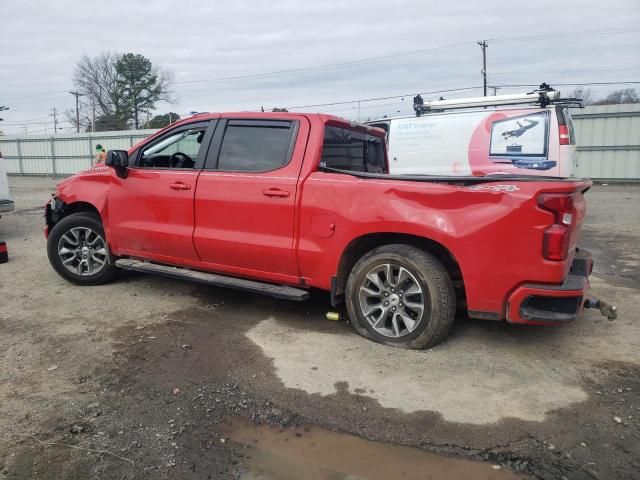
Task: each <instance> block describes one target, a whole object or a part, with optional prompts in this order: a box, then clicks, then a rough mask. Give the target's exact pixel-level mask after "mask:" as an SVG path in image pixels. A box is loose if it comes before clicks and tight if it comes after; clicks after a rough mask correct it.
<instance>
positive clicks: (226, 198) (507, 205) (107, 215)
mask: <svg viewBox="0 0 640 480" xmlns="http://www.w3.org/2000/svg"><path fill="white" fill-rule="evenodd" d="M220 118H242V119H246V118H250V119H251V118H277V119H289V120H296V121H298V122H299V125H300V128H299V130H298V132H297V138H296V140H295V146H294V148H293V153H292V158H291V160H290V162H289V163H288V164H287V165H286V166H284V167H283V168H281V169H280V170H276V171H272V172H268V173H264V174H263V173H246V174H240V173H233V174H232V173H225V172H219V171H216V170H211V169H209V170H207V169H193V170H186V171H185V170H172V169H142V168H129V169H128V175H127V177H126V178H120V177H119V176H118V175H116V172H115V171H114V170H113V169H112V168H109V167H106V166H104V165H102V164H99V165H97V166H95V167H93V168H91V169H89V170H87V171H84V172H81V173H79V174H77V175H75V176H74V177H71V178H69V179H67V180H64V181H63V182H61V183H60V184H59V185H58V189H57V191H56V194H55V202H54V203H53V204H51V203H50V204H49V205H48V206H47V225H48V228H49V227H51V226H52V225H53V224H54V223H55V222H56V221H57V218H58V217H59V216H60V215H64V212H65V211H66V210H69V209H70V210H73V209H74V205H76V206H78V205H83V206H90V208H93V209H94V211H95V212H96V213H97V214H99V216H100V218H101V220H102V222H103V224H104V228H105V234H106V236H107V241H108V243H109V247H110V249H111V253H112V254H113V255H114V256H115V257H131V258H138V259H146V260H151V261H155V262H159V263H163V264H168V265H175V266H183V267H189V268H193V269H196V270H203V271H208V272H214V273H222V274H228V275H234V276H238V277H243V278H248V279H255V280H261V281H265V282H273V283H280V284H285V285H291V286H298V287H300V286H303V287H316V288H320V289H323V290H330V291H332V293H333V294H339V293H340V292H339V291H337V290H339V289H340V279H338V280H336V279H337V277H339V276H340V275H341V272H340V268H341V262H343V261H344V256H345V252H348V251H349V249H350V248H351V247H352V246H353V245H355V244H357V242H359V241H360V240H362V239H364V238H368V237H369V236H375V235H389V236H391V237H393V235H400V236H402V237H398V238H412V239H417V240H419V239H424V240H427V241H429V242H432V244H434V245H437V246H438V248H439V249H441V250H440V251H443V252H446V253H447V255H448V256H449V257H450V259H451V262H452V263H453V264H455V265H457V267H458V268H459V270H458V269H456V272H458V274H459V276H460V278H457V279H456V280H459V281H460V282H461V283H462V285H463V290H464V295H465V299H466V305H467V309H468V311H469V312H470V314H471V315H472V316H476V317H478V318H491V319H509V320H511V321H516V322H520V323H553V322H547V321H545V320H540V319H538V320H537V321H536V320H535V319H532V320H528V319H526V318H523V317H521V316H520V315H518V316H515V315H511V317H508V316H507V314H508V310H509V299H510V298H511V297H512V296H513V295H514V292H516V291H518V289H521V288H522V287H523V286H524V285H528V284H529V285H531V284H535V285H543V286H544V285H547V286H551V287H552V288H550V289H547V293H549V292H551V293H549V294H550V295H552V296H553V295H554V293H553V289H554V288H555V287H560V286H562V284H563V282H565V279H566V278H567V276H568V275H569V271H570V269H571V267H572V263H573V260H574V258H573V257H574V254H575V246H576V243H577V241H578V232H579V227H580V224H581V222H582V219H583V217H584V214H585V208H584V200H583V197H582V192H584V191H585V190H586V189H588V188H589V186H590V183H589V182H585V181H582V180H575V179H571V180H562V181H560V180H554V179H536V180H531V179H528V180H526V179H525V180H519V179H517V178H516V179H508V178H506V179H505V178H503V179H500V178H496V179H495V180H488V179H486V178H485V179H483V180H482V181H478V182H476V181H474V180H473V179H471V180H467V181H462V180H456V179H451V181H424V179H423V180H422V181H412V180H405V179H400V178H395V177H390V176H388V175H378V176H377V177H375V178H361V177H358V176H357V175H349V174H345V173H336V172H331V171H326V170H323V169H322V168H320V158H321V152H322V145H323V131H324V127H325V125H326V124H331V125H341V126H344V127H345V128H366V127H362V126H358V127H354V126H353V125H352V124H350V123H349V122H347V121H345V120H341V119H338V118H335V117H331V116H326V115H317V114H288V113H284V114H281V113H277V114H266V113H264V114H262V113H242V114H223V115H219V114H212V115H210V116H207V115H199V116H197V117H194V118H192V119H187V120H185V121H182V122H179V123H178V124H175V125H173V126H171V127H170V128H177V127H179V126H180V125H185V124H189V122H196V121H197V122H203V121H207V120H211V121H212V122H213V121H214V120H217V119H220ZM211 128H215V126H212V127H211ZM166 130H167V129H165V130H163V131H161V132H159V133H157V134H156V135H155V136H154V137H151V138H150V139H146V140H144V141H143V142H141V143H140V144H138V145H136V146H134V147H133V148H132V149H131V150H130V151H129V154H130V155H131V154H134V153H135V152H136V151H137V150H138V149H140V148H143V147H144V145H145V144H148V143H149V142H152V141H153V138H157V137H158V136H161V135H163V134H164V132H166ZM367 132H368V133H370V134H373V135H376V136H380V137H382V136H384V132H382V131H381V130H377V129H368V130H367ZM214 139H215V136H214ZM214 141H215V140H214ZM212 143H213V142H212ZM176 182H178V183H183V184H187V185H189V189H184V190H182V189H181V190H174V189H172V187H171V185H175V184H176ZM273 188H277V189H282V190H286V192H287V193H288V195H287V196H286V197H284V196H283V197H273V196H267V193H265V189H273ZM543 192H545V193H563V194H565V193H566V194H569V193H574V192H575V194H576V195H575V197H576V202H575V218H573V219H572V221H573V222H575V225H574V227H575V228H574V230H575V234H574V235H573V237H572V239H571V246H570V250H571V251H570V254H569V255H568V257H567V258H566V259H565V260H563V261H551V260H546V259H545V258H543V256H542V254H541V251H542V242H543V235H544V232H545V230H546V229H547V228H548V227H549V225H551V224H553V223H554V218H553V217H554V216H553V214H552V213H551V212H549V211H546V210H544V209H542V208H540V206H539V205H538V197H539V196H540V194H541V193H543ZM56 202H57V203H56ZM87 208H89V207H87ZM347 273H348V272H347ZM586 288H588V282H586V284H585V285H581V287H580V291H578V290H576V291H573V292H572V294H573V295H574V296H579V297H580V298H582V297H583V296H584V294H585V292H586ZM558 296H559V297H563V296H567V293H566V289H565V290H563V291H562V292H561V293H559V294H558ZM518 298H520V297H518ZM519 301H521V299H520V300H519ZM518 308H519V307H518Z"/></svg>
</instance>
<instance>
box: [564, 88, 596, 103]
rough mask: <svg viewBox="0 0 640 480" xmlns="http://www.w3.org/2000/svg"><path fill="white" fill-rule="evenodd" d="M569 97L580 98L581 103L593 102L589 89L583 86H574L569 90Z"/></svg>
mask: <svg viewBox="0 0 640 480" xmlns="http://www.w3.org/2000/svg"><path fill="white" fill-rule="evenodd" d="M569 97H571V98H581V99H582V104H583V105H585V106H586V105H591V104H592V103H593V95H592V94H591V90H590V89H588V88H584V87H577V88H574V89H573V91H572V92H569Z"/></svg>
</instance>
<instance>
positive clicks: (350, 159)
mask: <svg viewBox="0 0 640 480" xmlns="http://www.w3.org/2000/svg"><path fill="white" fill-rule="evenodd" d="M320 166H321V167H328V168H336V169H339V170H350V171H356V172H374V173H383V172H384V171H385V159H384V140H383V139H382V138H379V137H375V136H373V135H368V134H366V133H362V132H357V131H355V130H349V129H347V128H340V127H332V126H325V127H324V143H323V145H322V160H321V162H320Z"/></svg>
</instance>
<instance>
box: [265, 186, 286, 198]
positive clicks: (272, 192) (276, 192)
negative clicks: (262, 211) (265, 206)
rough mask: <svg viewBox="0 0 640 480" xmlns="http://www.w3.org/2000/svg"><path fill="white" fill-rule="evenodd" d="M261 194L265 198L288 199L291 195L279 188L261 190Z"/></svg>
mask: <svg viewBox="0 0 640 480" xmlns="http://www.w3.org/2000/svg"><path fill="white" fill-rule="evenodd" d="M262 194H263V195H264V196H266V197H282V198H284V197H288V196H289V195H291V193H290V192H287V191H286V190H280V189H279V188H267V189H266V190H262Z"/></svg>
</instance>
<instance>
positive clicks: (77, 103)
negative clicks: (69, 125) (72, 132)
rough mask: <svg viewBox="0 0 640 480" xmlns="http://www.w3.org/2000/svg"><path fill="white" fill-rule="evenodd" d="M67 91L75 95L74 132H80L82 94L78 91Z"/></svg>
mask: <svg viewBox="0 0 640 480" xmlns="http://www.w3.org/2000/svg"><path fill="white" fill-rule="evenodd" d="M69 93H70V94H71V95H73V96H75V97H76V133H80V97H83V96H84V94H82V93H80V92H69Z"/></svg>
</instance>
